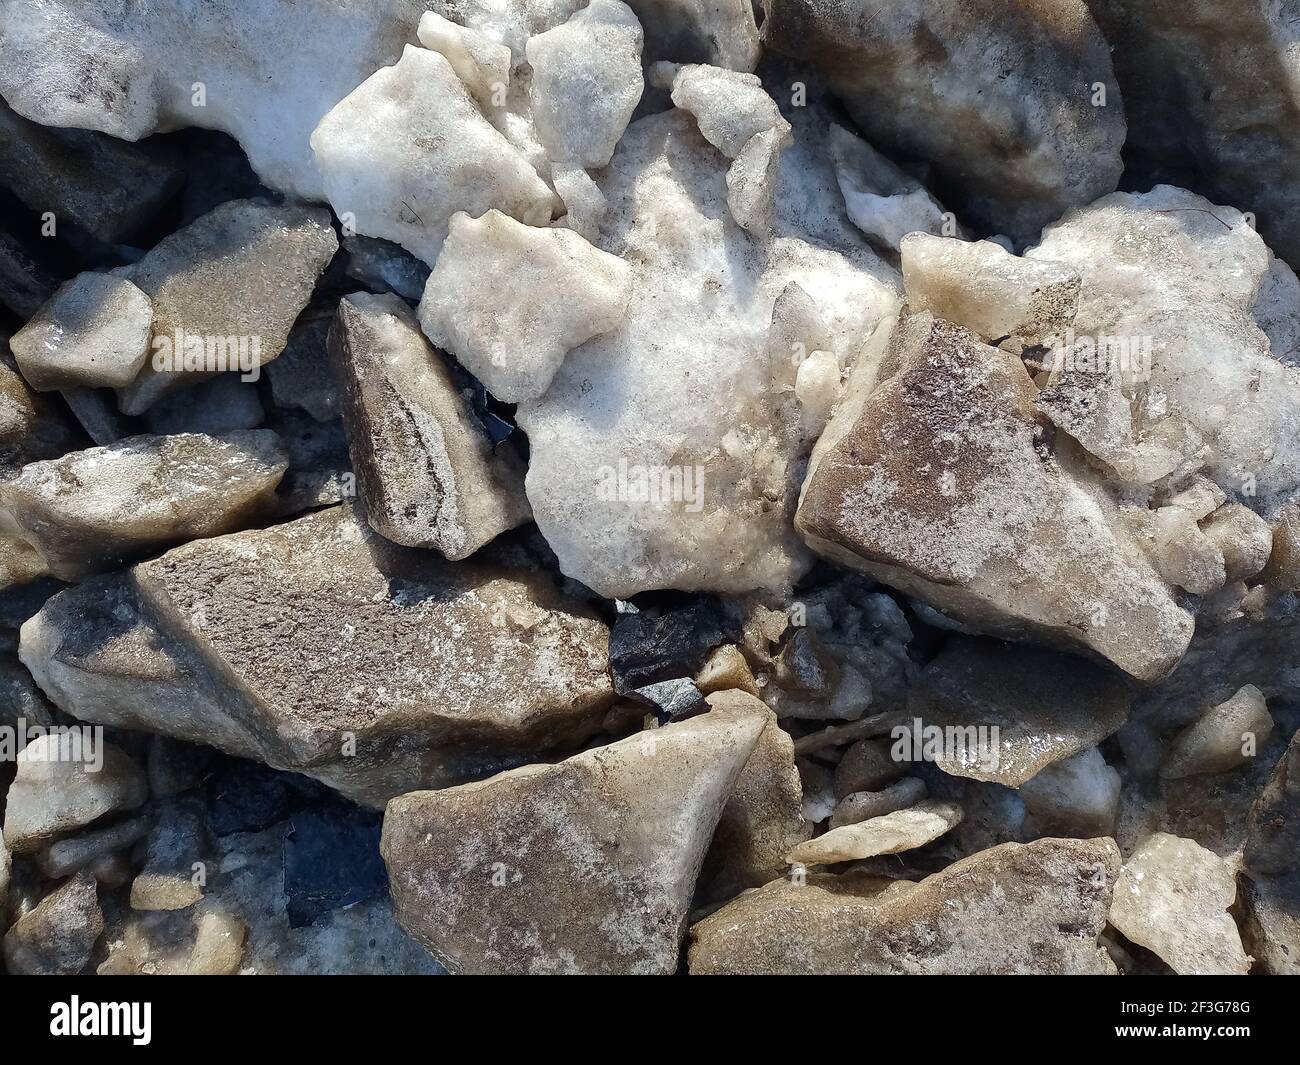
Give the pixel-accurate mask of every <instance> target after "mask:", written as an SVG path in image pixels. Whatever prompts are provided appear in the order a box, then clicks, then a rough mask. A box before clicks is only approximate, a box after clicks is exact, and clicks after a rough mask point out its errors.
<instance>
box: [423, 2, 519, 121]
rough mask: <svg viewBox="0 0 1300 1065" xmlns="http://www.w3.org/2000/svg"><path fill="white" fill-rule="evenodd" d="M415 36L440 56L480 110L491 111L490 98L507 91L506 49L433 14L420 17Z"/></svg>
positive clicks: (435, 13) (507, 48) (481, 34)
mask: <svg viewBox="0 0 1300 1065" xmlns="http://www.w3.org/2000/svg"><path fill="white" fill-rule="evenodd" d="M416 34H417V36H419V38H420V43H421V44H422V45H423V46H424V47H425V48H428V49H429V50H430V51H433V52H439V53H441V54H442V56H443V57H444V58H445V59H446V60H447V62H448V63H450V64H451V68H452V70H454V71H455V72H456V76H457V77H458V78H460V80H461V81H463V82H464V83H465V88H467V89H469V91H470V94H471V95H472V96H473V97H474V99H475V100H477V101H478V104H479V106H480V107H482V108H484V109H486V108H488V107H491V106H492V101H493V98H494V97H496V96H497V95H498V94H499V93H504V92H505V90H506V89H508V88H509V87H510V49H509V47H507V46H506V45H504V44H500V43H498V42H497V41H495V40H493V39H492V38H491V37H489V36H487V35H486V34H483V33H478V32H476V31H475V30H472V29H468V28H466V27H464V26H458V25H456V23H454V22H452V21H451V20H450V19H445V18H443V17H442V16H441V15H439V14H438V13H437V12H436V11H426V12H425V13H424V14H423V15H421V16H420V25H419V26H418V27H417V29H416Z"/></svg>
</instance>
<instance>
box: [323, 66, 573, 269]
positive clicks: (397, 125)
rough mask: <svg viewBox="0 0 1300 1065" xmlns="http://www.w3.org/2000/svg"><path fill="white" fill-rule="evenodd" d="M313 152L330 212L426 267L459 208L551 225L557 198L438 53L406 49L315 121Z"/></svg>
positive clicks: (436, 253) (478, 213)
mask: <svg viewBox="0 0 1300 1065" xmlns="http://www.w3.org/2000/svg"><path fill="white" fill-rule="evenodd" d="M311 146H312V150H313V151H314V152H315V154H316V161H317V163H318V165H319V166H320V171H321V174H322V176H323V178H324V185H325V194H326V196H327V198H328V199H329V202H330V206H332V207H333V208H334V211H335V213H337V214H338V216H339V217H340V218H344V219H348V220H351V222H352V226H353V228H354V229H355V230H356V231H357V232H359V233H364V234H366V235H367V236H371V237H383V238H384V239H385V240H391V241H394V242H395V243H397V244H400V245H401V246H402V247H404V248H405V249H406V250H407V251H409V252H411V253H412V254H413V255H416V256H418V257H419V258H421V259H423V260H424V261H425V262H427V263H429V264H430V265H431V266H432V265H433V263H434V261H435V260H436V259H437V257H438V251H439V249H440V248H441V247H442V242H443V240H444V239H445V238H446V236H447V225H448V222H449V221H450V219H451V216H452V215H454V214H455V213H456V212H457V211H466V212H468V213H469V214H471V215H474V216H477V215H480V214H482V213H483V212H484V211H486V210H488V209H489V208H492V207H496V208H498V209H500V210H502V211H505V212H506V213H507V214H509V215H511V216H513V217H515V218H518V219H520V220H521V221H524V222H528V223H529V224H531V225H546V224H547V223H548V222H550V220H551V212H552V207H553V201H554V193H552V192H551V190H550V189H549V188H548V187H547V185H546V183H545V182H544V181H543V180H542V179H541V178H540V177H538V175H537V171H536V170H534V169H533V167H532V165H531V164H530V163H529V162H528V160H527V159H526V158H524V156H523V155H521V154H520V152H519V151H518V149H516V148H515V147H514V146H513V145H512V144H511V143H510V142H509V141H508V140H507V139H506V138H505V137H504V136H502V134H501V133H499V132H498V131H497V130H496V128H495V127H493V126H492V124H491V123H490V122H488V120H487V119H486V118H484V117H483V114H482V113H481V112H480V111H479V109H478V105H477V104H476V103H475V102H474V98H473V97H472V96H471V95H470V93H469V90H468V89H467V88H466V87H465V85H464V83H462V82H461V80H460V78H458V77H457V76H456V72H455V70H454V69H453V68H452V65H451V63H449V62H448V61H447V59H446V57H445V56H443V55H442V54H441V53H439V52H431V51H428V50H426V49H422V48H412V47H409V46H408V47H407V49H406V50H405V51H404V52H403V53H402V58H401V59H400V60H399V61H398V62H397V63H395V64H394V65H393V66H390V67H383V68H382V69H380V70H377V71H375V73H374V74H372V75H371V76H370V77H369V78H367V79H366V80H365V82H364V83H363V84H362V85H361V86H359V87H358V88H357V89H356V90H355V91H354V92H352V93H350V94H349V95H348V96H347V98H346V99H344V100H342V101H341V102H340V103H339V104H338V105H337V106H336V107H334V108H333V109H332V110H331V111H330V113H329V114H328V115H326V116H325V117H324V118H323V119H322V120H321V123H320V125H319V126H317V127H316V131H315V132H314V133H313V134H312V136H311ZM435 149H436V150H435Z"/></svg>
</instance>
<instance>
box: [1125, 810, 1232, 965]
mask: <svg viewBox="0 0 1300 1065" xmlns="http://www.w3.org/2000/svg"><path fill="white" fill-rule="evenodd" d="M1238 864H1239V863H1238V861H1237V859H1235V858H1220V857H1219V856H1218V855H1217V854H1215V853H1214V852H1213V851H1210V850H1206V849H1205V848H1204V847H1202V846H1201V845H1200V844H1199V843H1197V842H1196V841H1195V840H1190V839H1181V838H1179V837H1178V836H1171V835H1169V834H1168V833H1167V832H1157V833H1155V834H1154V835H1152V836H1149V837H1148V838H1147V839H1146V840H1144V841H1143V842H1142V844H1141V845H1140V846H1139V847H1138V848H1137V850H1136V851H1134V853H1133V856H1132V857H1131V858H1129V860H1128V861H1127V862H1125V863H1124V868H1123V870H1122V871H1121V872H1120V876H1119V881H1118V883H1116V885H1115V899H1114V902H1113V903H1112V904H1111V908H1110V922H1111V924H1113V925H1114V926H1115V927H1116V928H1118V929H1119V930H1120V931H1121V932H1122V933H1124V935H1125V936H1127V937H1128V938H1129V939H1131V940H1132V941H1133V942H1134V943H1137V944H1138V945H1139V946H1143V947H1146V948H1147V949H1148V950H1153V951H1155V952H1156V953H1157V954H1158V955H1160V957H1161V958H1163V959H1164V960H1165V961H1166V962H1168V963H1169V965H1170V967H1171V968H1172V969H1173V970H1174V972H1176V973H1178V974H1179V975H1180V976H1195V975H1239V976H1244V975H1245V974H1246V972H1247V971H1248V970H1249V968H1250V959H1249V958H1248V957H1247V956H1246V952H1245V950H1244V949H1243V948H1242V945H1241V933H1240V932H1238V931H1237V925H1236V922H1235V921H1233V919H1232V916H1231V915H1230V914H1229V913H1228V908H1229V907H1230V906H1231V905H1232V904H1233V902H1234V901H1235V900H1236V897H1237V866H1238Z"/></svg>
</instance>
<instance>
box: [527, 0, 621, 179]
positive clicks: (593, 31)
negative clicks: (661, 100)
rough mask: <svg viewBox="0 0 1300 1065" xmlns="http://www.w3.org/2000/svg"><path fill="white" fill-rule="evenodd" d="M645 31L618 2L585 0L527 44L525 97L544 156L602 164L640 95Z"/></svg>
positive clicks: (611, 150)
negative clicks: (529, 79)
mask: <svg viewBox="0 0 1300 1065" xmlns="http://www.w3.org/2000/svg"><path fill="white" fill-rule="evenodd" d="M643 40H644V34H643V33H642V32H641V23H640V22H639V21H637V17H636V15H634V14H633V13H632V9H631V8H630V7H628V6H627V4H625V3H622V0H591V3H590V4H589V5H588V6H587V7H585V8H583V9H582V10H581V11H579V12H578V13H577V14H576V15H574V16H573V17H572V18H571V19H569V21H568V22H566V23H564V25H562V26H556V27H555V28H554V29H552V30H547V31H546V32H545V33H539V34H538V35H537V36H536V37H533V38H532V39H530V40H529V42H528V46H527V49H526V52H527V56H528V62H529V64H530V65H531V66H532V68H533V77H532V82H531V84H530V86H529V98H530V99H531V101H532V107H533V121H534V122H535V123H536V125H537V133H538V136H539V137H540V138H541V142H542V144H543V145H544V146H545V148H546V151H547V153H548V154H549V155H550V157H551V158H552V159H553V160H555V161H556V162H558V163H565V164H568V165H571V166H583V167H587V166H605V165H606V164H607V163H608V162H609V160H610V157H611V156H612V155H613V154H614V148H615V146H616V145H617V144H618V139H619V138H620V137H621V136H622V135H623V131H624V130H625V129H627V124H628V121H629V120H630V119H631V117H632V112H633V111H635V110H636V105H637V103H638V102H639V101H640V99H641V90H642V88H643V87H644V83H643V81H642V78H641V45H642V42H643Z"/></svg>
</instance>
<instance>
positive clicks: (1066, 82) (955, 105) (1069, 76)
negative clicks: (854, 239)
mask: <svg viewBox="0 0 1300 1065" xmlns="http://www.w3.org/2000/svg"><path fill="white" fill-rule="evenodd" d="M764 9H765V11H766V13H767V17H766V19H765V20H764V22H763V42H764V44H766V45H767V46H768V47H769V48H771V49H773V50H775V51H778V52H782V53H785V54H786V55H791V56H794V57H795V58H798V59H804V60H807V61H808V62H810V63H812V64H814V65H815V66H816V68H817V70H818V71H819V73H820V74H822V75H823V76H824V77H825V78H826V79H827V81H828V82H829V84H830V86H831V88H832V90H833V91H834V92H835V93H836V94H837V95H838V96H839V97H840V98H841V99H842V100H843V101H844V104H845V106H846V107H847V108H848V111H849V113H850V114H851V115H852V116H853V119H854V121H855V122H857V124H858V126H859V127H860V128H861V129H862V130H863V131H864V132H865V133H866V135H867V138H868V139H869V140H870V141H871V142H872V143H873V144H874V145H875V146H876V147H878V148H880V149H881V150H883V151H886V152H888V153H890V154H891V155H894V156H896V157H899V158H903V159H921V160H924V161H925V162H927V163H929V164H931V165H932V166H933V168H934V177H935V182H936V183H935V189H936V191H937V192H938V193H939V195H940V197H941V198H943V199H945V200H947V201H949V202H950V203H952V204H953V205H954V206H956V207H957V208H958V209H959V211H960V212H961V214H962V216H963V217H967V218H969V220H970V221H972V222H974V223H975V224H976V225H978V226H980V227H981V228H983V229H984V230H985V231H986V232H993V233H1007V234H1010V235H1011V236H1012V237H1014V238H1016V239H1017V240H1021V241H1024V240H1030V239H1032V238H1033V237H1035V236H1036V235H1037V233H1038V231H1039V230H1040V229H1041V228H1042V227H1043V226H1044V225H1045V224H1046V223H1048V222H1050V221H1052V220H1054V219H1056V218H1058V217H1059V216H1060V215H1061V213H1062V212H1063V211H1064V210H1066V209H1067V208H1069V207H1074V206H1078V205H1081V204H1085V203H1089V202H1091V201H1092V200H1094V199H1096V198H1097V197H1098V196H1101V195H1104V194H1105V193H1107V192H1111V191H1112V190H1113V189H1114V188H1115V186H1116V184H1117V183H1118V181H1119V176H1120V171H1121V169H1122V164H1121V161H1120V147H1121V145H1122V144H1123V143H1124V132H1125V126H1124V107H1123V104H1122V102H1121V100H1120V94H1119V87H1118V86H1117V84H1116V82H1115V75H1114V71H1113V70H1112V68H1111V63H1110V55H1109V50H1108V48H1107V44H1106V41H1105V40H1104V39H1103V38H1102V35H1101V33H1100V32H1099V31H1098V29H1097V26H1096V24H1095V23H1094V22H1093V21H1092V17H1091V16H1090V15H1089V14H1088V9H1087V7H1085V6H1084V4H1083V2H1082V0H1058V2H1054V3H1052V4H1043V3H1040V2H1037V0H972V2H968V3H964V4H960V5H957V4H953V3H951V2H950V0H891V2H889V3H883V4H837V3H833V2H830V0H766V2H765V3H764ZM1096 84H1101V85H1104V86H1105V88H1106V93H1107V103H1106V106H1103V107H1096V106H1093V102H1092V101H1093V93H1094V88H1093V86H1094V85H1096Z"/></svg>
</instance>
